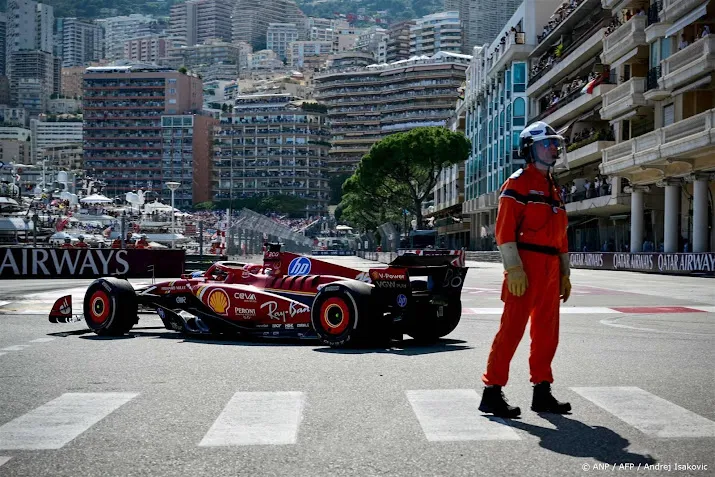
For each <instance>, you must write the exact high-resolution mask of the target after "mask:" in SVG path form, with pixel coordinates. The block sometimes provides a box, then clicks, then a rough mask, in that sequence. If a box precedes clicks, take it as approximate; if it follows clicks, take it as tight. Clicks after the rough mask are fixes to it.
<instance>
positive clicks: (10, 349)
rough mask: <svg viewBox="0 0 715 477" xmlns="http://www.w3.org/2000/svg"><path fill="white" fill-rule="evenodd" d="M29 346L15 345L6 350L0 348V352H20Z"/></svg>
mask: <svg viewBox="0 0 715 477" xmlns="http://www.w3.org/2000/svg"><path fill="white" fill-rule="evenodd" d="M29 347H30V345H15V346H8V347H7V348H2V349H0V351H22V350H23V349H25V348H29Z"/></svg>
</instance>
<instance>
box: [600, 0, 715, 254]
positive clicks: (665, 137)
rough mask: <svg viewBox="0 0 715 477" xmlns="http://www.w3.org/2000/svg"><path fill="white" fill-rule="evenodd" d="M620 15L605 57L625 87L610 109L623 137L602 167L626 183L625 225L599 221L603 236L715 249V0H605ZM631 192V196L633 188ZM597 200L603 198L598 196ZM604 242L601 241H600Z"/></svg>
mask: <svg viewBox="0 0 715 477" xmlns="http://www.w3.org/2000/svg"><path fill="white" fill-rule="evenodd" d="M603 5H604V6H605V7H607V8H608V7H610V8H612V14H613V24H612V27H611V29H610V31H609V34H608V36H606V37H605V38H604V39H603V53H602V55H601V59H602V61H603V62H604V63H607V64H609V65H610V67H611V70H612V71H615V75H614V76H615V77H616V78H617V80H618V86H617V87H616V88H615V89H613V90H612V91H610V92H609V93H608V94H607V95H606V96H604V98H603V108H602V110H601V115H602V116H603V117H604V118H605V119H607V120H608V121H609V122H610V123H611V124H612V125H613V130H614V133H615V138H616V141H617V143H616V144H615V145H614V146H611V147H609V148H607V149H605V150H604V151H603V154H602V164H601V166H600V172H601V173H602V174H603V175H606V176H609V177H612V178H613V180H612V183H613V184H615V183H616V182H618V183H623V184H626V187H624V188H623V190H622V192H623V194H625V195H626V200H625V201H624V203H623V209H624V210H623V213H622V218H621V217H619V218H617V219H616V218H614V217H613V216H610V217H609V220H614V221H617V222H618V223H622V224H623V226H621V227H617V228H615V230H611V229H609V228H607V227H605V226H604V225H605V224H602V223H601V220H599V229H598V235H596V232H595V231H594V239H595V238H598V242H597V243H589V244H587V246H588V247H589V249H592V248H594V246H595V245H598V244H600V243H602V242H604V241H605V242H608V241H612V242H615V247H616V250H619V249H620V250H622V249H627V250H630V251H631V252H639V251H658V250H660V249H662V250H663V251H665V252H684V251H687V252H707V251H710V252H713V251H715V234H714V233H713V226H712V224H713V223H715V214H714V213H713V212H714V211H715V207H713V202H712V197H713V195H714V194H715V173H714V171H715V140H714V139H713V137H712V134H711V128H712V124H713V121H715V91H714V88H715V86H714V85H713V83H712V81H711V79H712V74H713V69H714V68H715V60H714V59H715V35H711V34H710V31H712V29H713V28H714V27H715V5H714V4H713V2H702V1H696V0H663V1H656V2H654V3H652V4H651V5H648V4H645V3H643V2H638V1H634V0H626V1H622V2H615V1H612V0H603ZM628 196H629V197H628ZM591 200H592V201H593V200H597V199H591ZM592 242H595V240H592Z"/></svg>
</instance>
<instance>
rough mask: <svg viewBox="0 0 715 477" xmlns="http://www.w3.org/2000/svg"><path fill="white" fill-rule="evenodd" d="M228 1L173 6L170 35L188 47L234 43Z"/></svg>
mask: <svg viewBox="0 0 715 477" xmlns="http://www.w3.org/2000/svg"><path fill="white" fill-rule="evenodd" d="M232 13H233V3H232V2H231V1H229V0H189V1H187V2H183V3H176V4H174V5H172V7H171V11H170V15H169V30H168V34H169V36H171V37H174V38H178V39H181V40H182V41H183V44H184V45H186V46H193V45H197V44H200V43H204V42H205V41H207V40H222V41H225V42H229V43H230V42H231V38H232V37H231V14H232Z"/></svg>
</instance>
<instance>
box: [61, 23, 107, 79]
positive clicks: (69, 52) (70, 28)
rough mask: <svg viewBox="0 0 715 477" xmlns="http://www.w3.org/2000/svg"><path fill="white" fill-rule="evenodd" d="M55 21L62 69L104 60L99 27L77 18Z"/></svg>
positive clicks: (102, 31)
mask: <svg viewBox="0 0 715 477" xmlns="http://www.w3.org/2000/svg"><path fill="white" fill-rule="evenodd" d="M57 20H58V21H57V24H58V29H59V30H60V32H59V34H60V35H59V36H60V38H61V41H62V47H61V52H62V54H61V55H60V56H61V57H62V67H63V68H70V67H72V66H83V65H86V64H88V63H90V62H92V61H99V60H101V59H102V58H104V30H103V29H102V27H101V26H100V25H97V24H96V23H93V22H90V21H83V20H79V19H77V18H58V19H57Z"/></svg>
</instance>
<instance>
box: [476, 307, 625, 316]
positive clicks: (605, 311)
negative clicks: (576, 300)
mask: <svg viewBox="0 0 715 477" xmlns="http://www.w3.org/2000/svg"><path fill="white" fill-rule="evenodd" d="M467 309H468V310H470V311H471V312H472V314H474V315H501V314H502V313H503V312H504V308H467ZM559 313H560V314H561V315H620V314H622V313H621V312H620V311H616V310H613V309H611V308H607V307H605V306H565V307H561V308H560V309H559Z"/></svg>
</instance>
